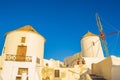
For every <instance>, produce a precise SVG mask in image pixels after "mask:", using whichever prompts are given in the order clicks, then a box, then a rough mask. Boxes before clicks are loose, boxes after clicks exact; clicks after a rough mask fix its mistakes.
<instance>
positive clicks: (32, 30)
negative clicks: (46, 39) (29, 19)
mask: <svg viewBox="0 0 120 80" xmlns="http://www.w3.org/2000/svg"><path fill="white" fill-rule="evenodd" d="M14 31H26V32H33V33H37V34H39V33H38V32H37V31H36V30H35V29H34V28H33V27H32V26H30V25H25V26H23V27H21V28H18V29H16V30H13V31H10V32H7V33H6V34H5V36H7V34H9V33H11V32H14ZM39 35H40V34H39ZM41 36H42V35H41Z"/></svg>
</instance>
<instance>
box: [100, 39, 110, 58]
mask: <svg viewBox="0 0 120 80" xmlns="http://www.w3.org/2000/svg"><path fill="white" fill-rule="evenodd" d="M101 42H102V46H103V48H104V51H105V53H106V57H108V56H109V52H108V47H107V42H106V40H102V39H101Z"/></svg>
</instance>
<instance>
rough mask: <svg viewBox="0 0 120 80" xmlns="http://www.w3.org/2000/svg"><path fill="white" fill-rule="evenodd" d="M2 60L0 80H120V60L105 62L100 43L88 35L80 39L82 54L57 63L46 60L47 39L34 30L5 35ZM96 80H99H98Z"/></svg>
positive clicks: (12, 32)
mask: <svg viewBox="0 0 120 80" xmlns="http://www.w3.org/2000/svg"><path fill="white" fill-rule="evenodd" d="M5 37H6V40H5V43H4V47H3V51H2V56H0V80H92V79H93V78H94V76H93V77H92V76H90V75H89V74H94V75H99V76H102V77H104V78H105V79H106V80H120V77H119V71H120V63H119V62H120V58H117V57H114V56H112V57H109V58H106V59H105V58H104V54H103V51H102V47H101V43H100V39H99V37H98V36H97V35H95V34H93V33H91V32H88V33H87V34H85V35H84V36H83V38H82V39H81V41H80V42H81V47H82V51H81V52H78V53H76V54H74V55H73V56H68V57H67V58H65V60H64V63H63V62H60V61H58V60H54V59H50V60H46V59H44V43H45V38H44V37H43V36H42V35H40V34H39V33H38V32H37V31H36V30H35V29H33V28H32V26H29V25H27V26H23V27H22V28H19V29H17V30H13V31H11V32H8V33H6V35H5ZM101 79H102V80H103V78H101ZM95 80H96V79H95Z"/></svg>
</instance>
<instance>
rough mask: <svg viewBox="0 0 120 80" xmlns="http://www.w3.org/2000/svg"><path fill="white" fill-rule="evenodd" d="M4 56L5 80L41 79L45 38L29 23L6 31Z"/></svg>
mask: <svg viewBox="0 0 120 80" xmlns="http://www.w3.org/2000/svg"><path fill="white" fill-rule="evenodd" d="M5 37H6V40H5V43H4V47H3V51H2V57H3V65H2V72H1V76H2V78H3V80H22V79H23V76H22V75H24V74H26V75H24V77H25V76H26V79H24V80H39V78H40V77H39V75H40V70H41V69H42V66H43V55H44V43H45V38H44V37H43V36H41V35H40V34H39V33H38V32H37V31H35V30H34V29H33V28H32V27H31V26H29V25H27V26H24V27H22V28H19V29H17V30H14V31H11V32H8V33H6V35H5Z"/></svg>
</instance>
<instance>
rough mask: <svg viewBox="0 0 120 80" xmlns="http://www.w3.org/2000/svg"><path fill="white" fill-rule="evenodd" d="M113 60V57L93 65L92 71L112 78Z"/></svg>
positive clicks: (108, 79)
mask: <svg viewBox="0 0 120 80" xmlns="http://www.w3.org/2000/svg"><path fill="white" fill-rule="evenodd" d="M111 71H112V60H111V57H108V58H106V59H104V60H103V61H101V62H99V63H96V64H93V65H92V73H93V74H96V75H100V76H103V77H104V78H105V79H107V80H112V77H111V76H112V73H111Z"/></svg>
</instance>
